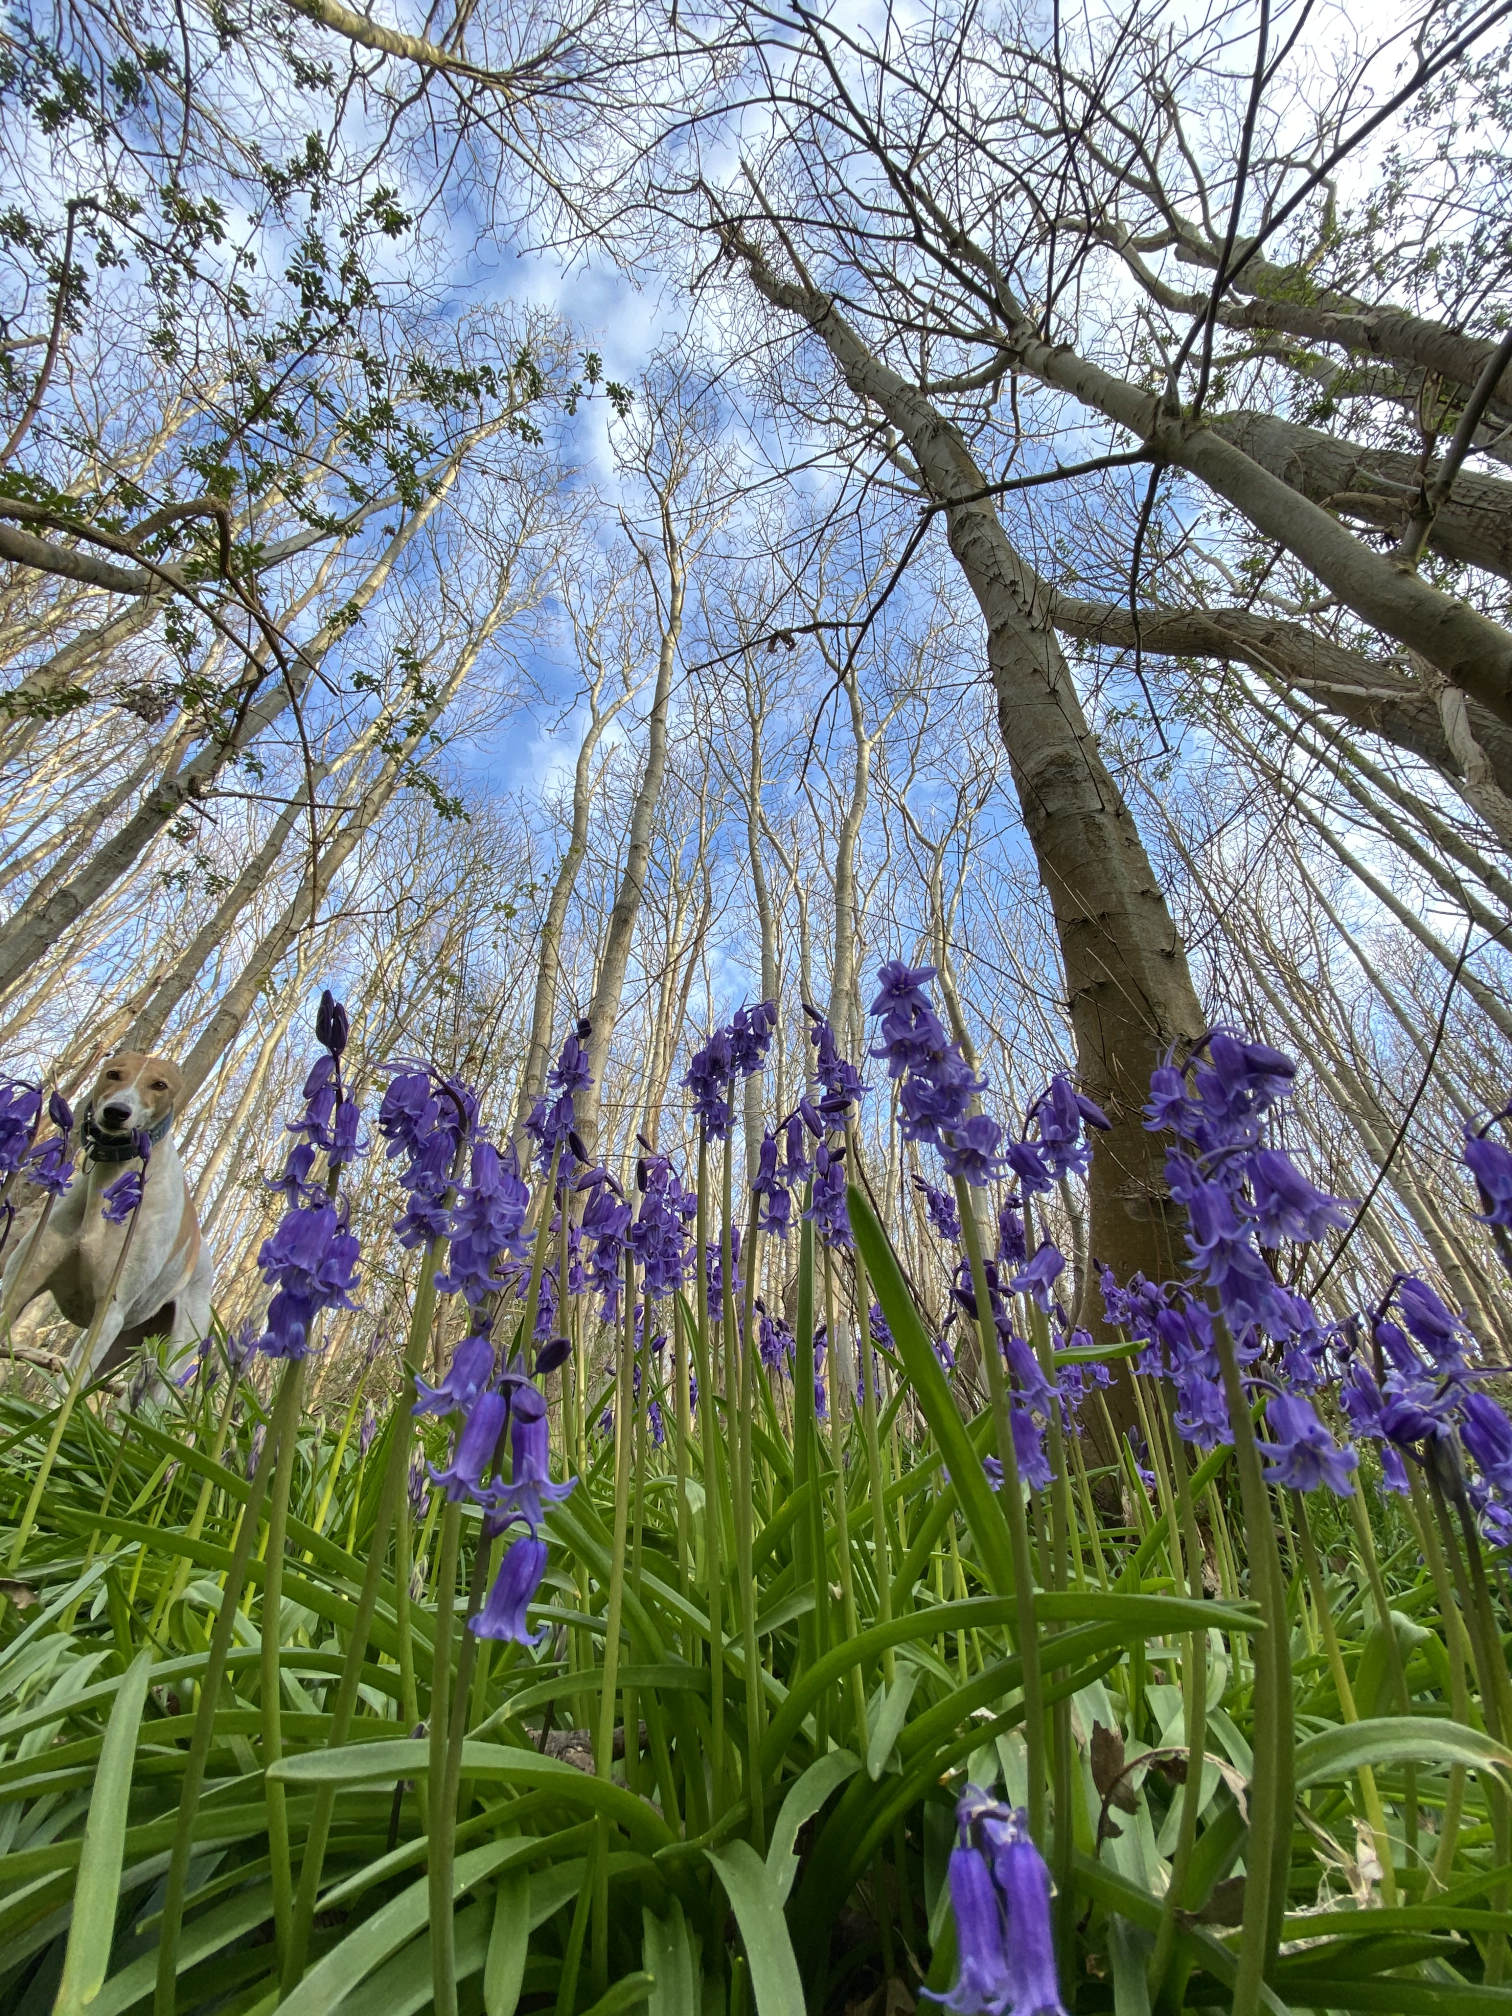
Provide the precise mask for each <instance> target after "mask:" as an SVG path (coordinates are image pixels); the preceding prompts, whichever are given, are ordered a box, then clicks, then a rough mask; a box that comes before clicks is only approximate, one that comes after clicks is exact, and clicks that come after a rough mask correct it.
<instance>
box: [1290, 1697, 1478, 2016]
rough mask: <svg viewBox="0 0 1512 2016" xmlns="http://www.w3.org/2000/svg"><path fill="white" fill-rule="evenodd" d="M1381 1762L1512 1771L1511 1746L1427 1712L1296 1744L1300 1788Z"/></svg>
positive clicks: (1348, 1726)
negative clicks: (1467, 1766)
mask: <svg viewBox="0 0 1512 2016" xmlns="http://www.w3.org/2000/svg"><path fill="white" fill-rule="evenodd" d="M1377 1764H1468V1765H1470V1766H1472V1767H1473V1768H1474V1769H1476V1770H1481V1771H1484V1770H1488V1769H1489V1770H1499V1771H1503V1772H1505V1771H1508V1770H1512V1750H1509V1749H1508V1748H1507V1746H1506V1745H1505V1744H1504V1743H1498V1742H1497V1741H1496V1740H1495V1739H1494V1738H1493V1737H1490V1736H1486V1735H1483V1734H1482V1733H1481V1731H1480V1730H1478V1729H1467V1728H1466V1727H1465V1725H1464V1724H1463V1723H1462V1722H1450V1721H1448V1720H1444V1719H1440V1718H1439V1717H1437V1716H1429V1715H1382V1716H1379V1717H1377V1718H1376V1719H1375V1720H1374V1721H1371V1722H1345V1723H1341V1724H1340V1725H1339V1726H1338V1727H1337V1728H1334V1729H1324V1730H1321V1731H1320V1732H1319V1733H1318V1734H1317V1735H1315V1736H1308V1737H1305V1738H1304V1739H1303V1740H1302V1742H1300V1743H1299V1744H1298V1745H1297V1752H1296V1771H1297V1790H1298V1791H1299V1792H1301V1791H1304V1790H1305V1789H1306V1788H1307V1787H1308V1786H1309V1785H1318V1784H1323V1783H1326V1782H1328V1781H1329V1780H1332V1779H1338V1778H1347V1777H1349V1775H1350V1774H1351V1773H1352V1772H1354V1771H1358V1770H1359V1769H1360V1767H1361V1766H1362V1765H1368V1766H1371V1767H1374V1766H1375V1765H1377ZM1509 2006H1512V2004H1509Z"/></svg>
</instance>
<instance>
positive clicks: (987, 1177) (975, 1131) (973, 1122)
mask: <svg viewBox="0 0 1512 2016" xmlns="http://www.w3.org/2000/svg"><path fill="white" fill-rule="evenodd" d="M1002 1140H1003V1130H1002V1128H1001V1127H1000V1126H999V1125H998V1123H997V1121H996V1120H994V1119H993V1118H992V1117H991V1115H990V1114H987V1113H969V1114H968V1115H967V1116H966V1118H965V1119H964V1120H960V1121H958V1122H957V1123H956V1124H954V1125H953V1126H951V1127H949V1128H948V1129H942V1130H941V1134H940V1139H939V1140H938V1141H937V1142H936V1144H935V1145H936V1146H937V1147H938V1149H939V1151H940V1160H941V1161H942V1162H943V1163H944V1165H945V1170H946V1173H947V1174H948V1175H951V1176H960V1177H963V1178H964V1179H965V1181H966V1182H968V1183H970V1184H973V1185H975V1186H976V1187H978V1188H979V1187H980V1186H981V1185H982V1184H984V1183H991V1182H994V1181H995V1180H996V1179H997V1178H998V1177H999V1176H1001V1175H1002V1174H1003V1171H1004V1169H1005V1167H1006V1166H1007V1164H1006V1161H1005V1158H1004V1156H1003V1153H1002Z"/></svg>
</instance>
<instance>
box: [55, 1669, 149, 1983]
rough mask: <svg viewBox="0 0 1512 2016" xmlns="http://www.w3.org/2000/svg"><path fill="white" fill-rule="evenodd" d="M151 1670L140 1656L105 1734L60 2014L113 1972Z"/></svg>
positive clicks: (81, 1862)
mask: <svg viewBox="0 0 1512 2016" xmlns="http://www.w3.org/2000/svg"><path fill="white" fill-rule="evenodd" d="M151 1671H152V1654H151V1653H150V1652H140V1653H138V1654H137V1656H136V1658H135V1659H133V1660H132V1662H131V1666H130V1668H129V1669H128V1671H127V1674H126V1678H125V1680H124V1681H123V1682H122V1683H121V1691H120V1693H119V1694H118V1695H117V1696H116V1703H115V1707H114V1708H113V1709H112V1710H111V1715H110V1722H109V1724H108V1726H107V1728H106V1730H105V1741H104V1743H103V1745H102V1746H101V1749H100V1761H99V1764H98V1766H97V1768H96V1771H95V1781H94V1793H93V1795H92V1797H91V1798H90V1801H89V1818H88V1819H87V1820H86V1821H85V1823H84V1846H83V1848H82V1849H81V1851H80V1854H79V1878H78V1885H77V1888H76V1889H75V1891H74V1908H73V1923H72V1925H71V1926H70V1927H69V1932H68V1950H67V1952H66V1953H65V1954H64V1956H63V1979H62V1981H61V1982H60V1984H59V1987H58V1999H57V2002H56V2003H55V2004H54V2008H55V2010H56V2012H57V2016H78V2012H79V2011H81V2010H82V2009H83V2008H84V2007H85V2005H86V2004H87V2003H89V2002H92V2001H93V2000H94V1998H95V1996H96V1995H97V1994H98V1993H99V1992H100V1988H101V1986H102V1984H103V1982H104V1980H105V1976H106V1974H107V1973H108V1972H109V1969H110V1949H111V1946H112V1944H113V1943H114V1940H115V1919H116V1903H117V1899H118V1898H119V1895H120V1887H121V1863H122V1861H123V1859H124V1856H125V1848H126V1821H127V1815H128V1813H129V1810H130V1806H131V1773H132V1767H133V1765H134V1764H135V1763H136V1743H137V1728H138V1725H139V1724H140V1722H141V1720H142V1710H143V1708H144V1707H145V1706H146V1702H147V1681H148V1676H149V1675H150V1673H151Z"/></svg>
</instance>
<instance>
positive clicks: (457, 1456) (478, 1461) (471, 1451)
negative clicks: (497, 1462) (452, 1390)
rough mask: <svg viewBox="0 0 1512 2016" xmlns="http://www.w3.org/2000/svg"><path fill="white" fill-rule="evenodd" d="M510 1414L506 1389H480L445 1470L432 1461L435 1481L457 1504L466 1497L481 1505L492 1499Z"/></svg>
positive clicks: (432, 1472)
mask: <svg viewBox="0 0 1512 2016" xmlns="http://www.w3.org/2000/svg"><path fill="white" fill-rule="evenodd" d="M508 1418H509V1402H508V1401H507V1400H506V1399H505V1397H504V1395H503V1394H502V1393H495V1392H492V1391H488V1392H483V1393H480V1394H479V1395H478V1397H477V1399H476V1400H475V1401H474V1402H473V1404H472V1409H471V1411H470V1412H469V1413H468V1414H467V1415H466V1416H465V1417H464V1419H463V1422H462V1426H461V1428H460V1429H459V1430H458V1432H457V1439H456V1444H455V1446H454V1448H453V1450H452V1460H451V1462H450V1463H449V1464H448V1465H447V1467H446V1468H445V1469H444V1470H438V1469H437V1468H436V1467H435V1465H434V1464H432V1465H431V1472H430V1474H431V1482H432V1483H433V1484H439V1485H440V1486H441V1487H442V1489H443V1490H444V1491H445V1493H446V1495H447V1497H448V1498H449V1499H450V1500H451V1501H452V1503H453V1504H454V1505H455V1504H459V1503H460V1502H461V1501H462V1500H463V1499H464V1498H471V1499H474V1500H475V1501H476V1502H477V1503H478V1504H480V1505H487V1504H489V1503H490V1502H491V1499H492V1487H491V1481H490V1480H491V1473H492V1471H493V1465H494V1457H495V1455H496V1454H497V1452H498V1447H499V1441H500V1438H501V1437H502V1435H503V1433H504V1426H505V1423H506V1421H507V1420H508Z"/></svg>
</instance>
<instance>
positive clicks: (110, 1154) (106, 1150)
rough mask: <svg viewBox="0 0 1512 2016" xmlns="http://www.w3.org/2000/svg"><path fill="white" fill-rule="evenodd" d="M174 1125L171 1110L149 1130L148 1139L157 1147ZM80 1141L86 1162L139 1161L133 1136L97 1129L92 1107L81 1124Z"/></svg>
mask: <svg viewBox="0 0 1512 2016" xmlns="http://www.w3.org/2000/svg"><path fill="white" fill-rule="evenodd" d="M172 1125H173V1113H172V1111H171V1110H170V1111H169V1112H167V1113H166V1114H165V1115H164V1116H163V1118H162V1119H161V1120H159V1122H158V1124H157V1125H156V1127H149V1128H148V1130H147V1139H148V1140H149V1141H150V1142H151V1143H152V1145H153V1146H154V1147H156V1146H157V1144H158V1142H159V1141H161V1140H162V1138H163V1136H164V1135H165V1134H166V1133H167V1132H168V1129H169V1128H170V1127H171V1126H172ZM79 1139H80V1140H81V1141H82V1142H83V1144H84V1159H85V1161H86V1162H105V1163H110V1162H135V1160H136V1159H137V1151H136V1141H135V1139H134V1137H133V1135H131V1134H107V1133H106V1132H105V1130H104V1129H103V1128H102V1127H97V1126H96V1125H95V1117H94V1108H93V1107H92V1106H91V1107H90V1108H89V1110H88V1111H87V1112H86V1113H85V1115H84V1118H83V1119H82V1120H81V1121H80V1122H79Z"/></svg>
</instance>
